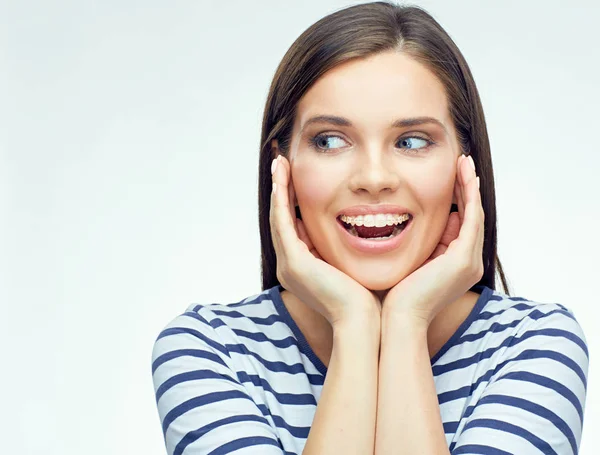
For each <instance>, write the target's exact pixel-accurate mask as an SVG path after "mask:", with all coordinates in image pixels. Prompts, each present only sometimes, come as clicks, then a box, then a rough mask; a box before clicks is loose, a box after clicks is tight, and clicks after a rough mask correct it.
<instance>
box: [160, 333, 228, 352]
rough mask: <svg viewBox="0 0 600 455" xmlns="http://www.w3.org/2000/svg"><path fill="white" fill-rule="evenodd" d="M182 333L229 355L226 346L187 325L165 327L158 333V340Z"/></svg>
mask: <svg viewBox="0 0 600 455" xmlns="http://www.w3.org/2000/svg"><path fill="white" fill-rule="evenodd" d="M182 334H183V335H192V336H193V337H195V338H198V339H200V340H202V341H203V342H204V343H206V344H207V345H209V346H210V347H212V348H214V349H215V350H217V351H219V352H220V353H222V354H224V355H226V356H227V357H230V355H229V352H227V349H226V347H225V346H223V345H222V344H221V343H217V342H216V341H214V340H213V339H212V338H210V337H208V336H206V335H205V334H203V333H202V332H199V331H198V330H195V329H190V328H188V327H171V328H169V329H165V330H163V331H162V332H161V333H160V335H159V337H158V340H160V339H161V338H164V337H168V336H173V335H182Z"/></svg>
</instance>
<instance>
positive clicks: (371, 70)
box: [275, 52, 479, 365]
mask: <svg viewBox="0 0 600 455" xmlns="http://www.w3.org/2000/svg"><path fill="white" fill-rule="evenodd" d="M322 114H327V115H337V116H341V117H345V118H347V119H349V120H350V121H351V122H352V124H353V126H339V125H332V124H327V123H318V124H312V125H308V126H306V127H305V128H303V126H304V124H305V122H306V121H307V120H308V119H309V118H310V117H312V116H315V115H322ZM420 116H428V117H433V118H436V119H438V120H439V121H440V122H441V123H442V125H443V126H440V125H436V124H433V123H426V124H422V125H417V126H411V127H402V128H398V127H396V128H392V127H391V126H390V125H391V123H392V122H393V121H394V120H396V119H404V118H412V117H420ZM317 134H321V135H322V136H321V138H320V139H318V141H317V144H318V146H319V147H320V150H319V149H315V148H314V147H312V146H311V145H310V139H311V138H313V137H314V136H316V135H317ZM324 135H327V136H328V137H327V136H324ZM427 140H432V141H434V142H435V144H429V143H428V142H427ZM275 144H276V141H275ZM460 154H461V151H460V148H459V145H458V141H457V138H456V132H455V130H454V127H453V125H452V122H451V119H450V116H449V113H448V103H447V99H446V94H445V91H444V87H443V85H442V84H441V82H440V81H439V80H438V79H437V78H436V76H435V75H434V74H433V73H431V72H430V71H429V70H428V69H427V68H426V67H425V66H423V65H422V64H420V63H418V62H417V61H415V60H413V59H412V58H410V57H409V56H406V55H403V54H398V53H396V52H386V53H380V54H377V55H375V56H371V57H369V58H367V59H360V60H359V59H357V60H354V61H350V62H346V63H344V64H341V65H339V66H337V67H335V68H334V69H332V70H330V71H329V72H327V73H326V74H324V75H323V76H322V77H321V78H320V79H319V80H318V81H317V82H316V83H315V84H314V85H313V86H312V87H311V88H310V90H309V91H308V92H307V93H306V94H305V95H304V97H303V98H302V99H301V100H300V103H299V105H298V110H297V115H296V119H295V123H294V126H293V131H292V139H291V145H290V156H289V158H290V159H289V161H290V169H291V182H290V184H291V186H292V187H293V188H292V191H290V196H291V197H292V198H293V201H291V202H292V204H296V205H298V206H299V207H300V211H301V213H302V220H303V225H304V228H305V230H306V234H307V236H308V237H309V238H310V241H311V242H312V245H313V246H314V248H315V249H316V251H317V252H318V254H319V255H320V257H321V258H322V259H323V260H324V261H326V262H327V263H329V264H331V265H332V266H334V267H335V268H337V269H339V270H340V271H342V272H344V273H345V274H347V275H349V276H350V277H352V278H353V279H354V280H356V281H357V282H358V283H360V284H361V285H362V286H364V287H365V288H367V289H369V290H372V291H375V293H376V294H377V296H378V297H379V298H380V300H381V301H382V302H384V304H385V297H386V295H387V293H388V291H389V290H390V289H391V288H393V287H394V286H395V285H397V284H398V283H400V282H401V281H402V280H403V279H404V278H406V277H408V276H409V275H411V273H413V272H414V271H415V270H417V269H419V268H420V267H422V266H423V265H424V264H425V263H426V261H427V260H428V259H429V258H431V256H432V253H434V250H435V249H436V247H437V246H438V244H439V243H440V239H441V238H442V235H443V234H444V232H445V230H446V229H447V226H448V221H449V213H450V205H451V204H452V203H457V197H456V192H455V183H456V180H457V158H458V157H459V156H460ZM379 203H389V204H398V205H401V206H404V207H406V208H407V209H408V210H409V211H410V212H411V213H412V214H413V220H412V223H413V225H412V227H411V229H410V231H407V234H408V236H407V237H406V238H405V239H404V241H403V244H402V245H401V246H400V247H399V248H397V249H395V250H394V251H391V252H388V253H383V254H366V253H361V252H358V251H356V250H354V249H352V248H351V247H350V246H348V245H347V244H346V243H345V241H344V239H343V237H342V236H341V235H340V232H339V228H338V226H337V221H336V218H335V217H336V214H337V213H339V211H340V210H342V209H344V208H347V207H351V206H354V205H358V204H379ZM478 297H479V294H477V293H474V292H471V291H467V292H466V293H464V294H463V295H460V296H459V297H458V298H456V299H454V300H453V301H452V302H450V303H448V304H446V305H444V307H443V308H442V309H441V311H440V312H439V313H437V315H435V317H434V318H433V319H432V320H431V321H430V323H429V324H428V330H427V342H428V346H429V354H430V357H432V356H433V355H434V354H435V353H436V352H437V351H438V350H439V348H440V347H441V346H442V345H443V344H444V343H445V342H446V341H447V340H448V338H450V336H451V335H452V334H453V333H454V332H455V331H456V329H457V328H458V326H459V325H460V324H461V323H462V322H463V321H464V319H465V318H466V317H467V315H468V314H469V312H470V311H471V310H472V308H473V305H474V304H475V302H476V300H477V298H478ZM282 299H283V301H284V304H285V305H286V307H287V308H288V310H289V311H290V313H291V315H292V317H293V318H294V320H295V322H296V323H297V325H298V326H299V328H300V330H301V331H302V332H303V334H304V335H305V337H306V338H307V341H308V342H309V344H310V345H311V347H312V349H313V350H314V351H315V354H317V356H319V358H320V359H321V360H322V361H323V363H324V364H325V365H328V361H329V357H330V354H331V349H332V346H333V332H332V328H331V325H330V324H329V322H328V321H327V320H326V319H325V318H324V317H323V316H322V315H321V314H320V313H318V312H316V311H314V310H313V309H312V308H310V307H309V306H308V305H305V304H303V302H301V301H300V299H298V298H297V297H296V296H294V295H293V294H292V293H290V292H289V291H287V290H285V291H283V292H282Z"/></svg>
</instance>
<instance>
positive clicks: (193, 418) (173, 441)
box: [152, 311, 283, 455]
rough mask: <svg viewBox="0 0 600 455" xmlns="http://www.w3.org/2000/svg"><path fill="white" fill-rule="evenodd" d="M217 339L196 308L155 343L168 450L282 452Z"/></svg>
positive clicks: (172, 454) (182, 453)
mask: <svg viewBox="0 0 600 455" xmlns="http://www.w3.org/2000/svg"><path fill="white" fill-rule="evenodd" d="M218 340H219V338H218V336H217V334H216V331H215V330H214V328H213V327H212V326H211V325H210V323H209V322H208V321H207V320H206V319H205V318H204V317H202V315H201V312H200V311H198V312H195V311H194V312H186V313H184V314H183V315H180V316H178V317H177V318H175V319H174V320H173V321H171V322H170V323H169V324H168V325H167V326H166V327H165V328H164V329H163V330H162V331H161V333H160V335H159V336H158V338H157V339H156V341H155V342H154V346H153V350H152V380H153V382H154V391H155V399H156V404H157V407H158V414H159V418H160V423H161V425H162V431H163V437H164V440H165V446H166V449H167V454H168V455H206V454H212V455H222V454H228V453H231V452H235V453H236V455H237V454H240V455H258V454H260V455H281V454H283V450H282V447H281V444H280V442H279V440H278V437H277V434H276V433H275V431H274V429H273V428H272V427H271V426H270V425H269V422H268V421H267V419H266V418H265V416H264V414H263V412H262V411H261V408H259V406H258V405H257V404H256V402H255V401H253V400H252V398H251V397H250V395H249V394H248V391H247V390H246V388H245V387H244V385H243V384H242V383H241V382H240V380H239V379H238V377H237V374H236V372H235V371H234V368H233V367H230V366H228V365H232V363H231V357H230V354H229V352H228V351H227V349H226V348H225V346H223V345H222V344H221V343H219V342H218ZM264 411H265V413H266V409H264Z"/></svg>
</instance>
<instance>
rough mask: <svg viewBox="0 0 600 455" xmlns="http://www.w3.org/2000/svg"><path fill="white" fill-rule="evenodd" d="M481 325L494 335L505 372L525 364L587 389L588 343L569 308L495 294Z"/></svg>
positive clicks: (484, 313)
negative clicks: (548, 370)
mask: <svg viewBox="0 0 600 455" xmlns="http://www.w3.org/2000/svg"><path fill="white" fill-rule="evenodd" d="M479 321H486V326H487V327H486V330H487V331H489V332H492V334H493V335H491V337H490V340H489V344H491V345H492V346H494V348H493V349H494V352H495V353H496V354H497V356H496V358H495V363H497V364H498V365H502V366H504V368H502V370H503V371H504V372H506V371H507V370H510V369H516V368H520V367H521V366H518V365H520V364H522V363H523V362H526V363H528V365H530V368H534V366H535V367H539V368H541V369H552V371H553V376H557V378H559V377H562V378H563V379H564V378H567V377H568V378H569V380H571V381H572V380H576V379H578V380H579V381H581V385H582V386H583V388H584V389H585V388H586V386H587V376H588V364H589V351H588V344H587V339H586V336H585V333H584V331H583V328H582V327H581V325H580V324H579V322H578V320H577V318H576V317H575V314H574V312H573V311H572V310H571V309H569V308H568V307H567V306H565V305H563V304H561V303H548V302H541V301H535V300H530V299H527V298H525V297H510V296H508V295H506V294H503V293H501V292H499V291H493V293H491V295H490V299H489V301H488V302H487V304H486V305H485V307H484V308H483V309H482V312H481V314H480V317H479ZM579 381H577V382H579Z"/></svg>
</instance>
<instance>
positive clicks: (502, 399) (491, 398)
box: [463, 392, 577, 453]
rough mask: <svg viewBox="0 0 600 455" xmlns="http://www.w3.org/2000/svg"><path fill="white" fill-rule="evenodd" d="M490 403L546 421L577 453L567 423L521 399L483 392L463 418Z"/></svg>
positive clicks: (547, 410)
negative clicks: (508, 407) (564, 437)
mask: <svg viewBox="0 0 600 455" xmlns="http://www.w3.org/2000/svg"><path fill="white" fill-rule="evenodd" d="M491 403H495V404H501V405H505V406H512V407H515V408H519V409H522V410H524V411H528V412H531V413H532V414H535V415H537V416H539V417H541V418H543V419H546V420H548V421H549V422H551V423H552V424H553V425H554V426H555V427H556V428H558V429H559V430H560V431H561V432H562V433H563V434H564V435H565V436H566V437H567V439H568V440H569V444H571V448H572V449H573V453H577V441H576V440H575V435H574V434H573V431H572V430H571V428H570V427H569V425H568V424H567V422H565V421H564V420H563V419H562V418H560V417H559V416H558V415H557V414H555V413H554V412H552V411H550V410H549V409H548V408H545V407H544V406H541V405H539V404H537V403H534V402H532V401H529V400H525V399H523V398H517V397H512V396H508V395H485V392H484V396H483V397H482V398H481V399H480V400H479V401H478V402H477V404H476V405H474V406H469V407H468V408H467V411H466V412H465V414H464V416H463V418H469V417H470V416H471V414H472V413H473V411H475V410H476V408H477V407H478V406H480V405H483V404H491Z"/></svg>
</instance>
